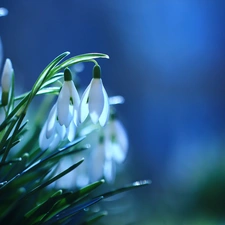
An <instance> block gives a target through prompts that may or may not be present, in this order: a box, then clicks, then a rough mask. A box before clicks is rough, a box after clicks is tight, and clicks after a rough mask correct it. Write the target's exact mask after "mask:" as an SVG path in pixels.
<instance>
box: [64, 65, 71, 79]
mask: <svg viewBox="0 0 225 225" xmlns="http://www.w3.org/2000/svg"><path fill="white" fill-rule="evenodd" d="M71 80H72V73H71V70H70V69H69V68H68V67H66V69H65V70H64V81H71Z"/></svg>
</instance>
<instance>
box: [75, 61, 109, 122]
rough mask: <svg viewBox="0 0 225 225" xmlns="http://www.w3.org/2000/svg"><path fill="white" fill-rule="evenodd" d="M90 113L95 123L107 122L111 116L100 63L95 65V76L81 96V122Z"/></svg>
mask: <svg viewBox="0 0 225 225" xmlns="http://www.w3.org/2000/svg"><path fill="white" fill-rule="evenodd" d="M88 115H90V118H91V120H92V122H93V123H98V122H99V124H100V125H101V126H104V125H105V124H106V122H107V120H108V116H109V100H108V95H107V93H106V91H105V88H104V86H103V83H102V79H101V68H100V66H99V65H95V66H94V68H93V78H92V80H91V82H90V84H89V85H88V87H87V88H86V90H85V91H84V94H83V96H82V98H81V104H80V108H79V118H80V122H81V123H82V122H84V121H85V119H86V118H87V117H88Z"/></svg>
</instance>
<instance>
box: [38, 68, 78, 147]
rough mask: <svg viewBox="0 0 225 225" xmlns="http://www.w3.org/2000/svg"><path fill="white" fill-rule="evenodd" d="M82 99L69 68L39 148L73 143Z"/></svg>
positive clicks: (65, 72)
mask: <svg viewBox="0 0 225 225" xmlns="http://www.w3.org/2000/svg"><path fill="white" fill-rule="evenodd" d="M79 104H80V97H79V95H78V93H77V90H76V88H75V86H74V83H73V81H72V75H71V72H70V70H69V69H68V68H67V69H65V71H64V83H63V85H62V88H61V91H60V93H59V96H58V100H57V102H56V103H55V104H54V106H53V107H52V109H51V110H50V112H49V116H48V119H47V120H46V122H45V124H44V126H43V128H42V130H41V133H40V136H39V146H40V148H41V149H42V150H45V149H47V148H50V149H54V148H55V147H56V146H57V145H58V144H59V143H60V141H63V140H64V139H66V138H67V139H68V140H69V141H73V140H74V138H75V135H76V127H77V121H78V116H77V115H78V107H79Z"/></svg>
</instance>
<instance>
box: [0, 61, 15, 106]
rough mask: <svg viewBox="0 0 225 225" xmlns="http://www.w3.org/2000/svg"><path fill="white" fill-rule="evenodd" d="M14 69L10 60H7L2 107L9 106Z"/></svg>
mask: <svg viewBox="0 0 225 225" xmlns="http://www.w3.org/2000/svg"><path fill="white" fill-rule="evenodd" d="M12 75H13V67H12V62H11V60H10V59H6V61H5V65H4V68H3V72H2V79H1V86H2V105H7V104H8V98H9V91H10V88H11V85H12Z"/></svg>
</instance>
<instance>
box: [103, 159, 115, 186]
mask: <svg viewBox="0 0 225 225" xmlns="http://www.w3.org/2000/svg"><path fill="white" fill-rule="evenodd" d="M115 174H116V167H115V165H114V162H113V160H106V161H105V164H104V177H105V180H106V181H107V182H108V183H113V181H114V180H115Z"/></svg>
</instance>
